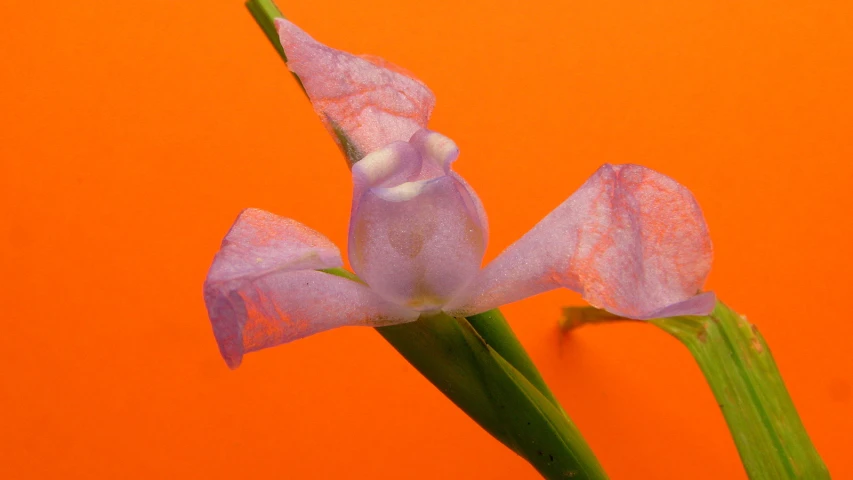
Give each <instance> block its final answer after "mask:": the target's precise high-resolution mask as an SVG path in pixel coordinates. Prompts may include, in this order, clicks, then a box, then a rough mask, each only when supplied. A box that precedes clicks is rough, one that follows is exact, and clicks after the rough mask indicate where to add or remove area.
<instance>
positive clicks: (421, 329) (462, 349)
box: [376, 314, 607, 479]
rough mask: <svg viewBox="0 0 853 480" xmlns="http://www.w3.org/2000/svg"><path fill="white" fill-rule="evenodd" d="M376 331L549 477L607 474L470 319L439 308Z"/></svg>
mask: <svg viewBox="0 0 853 480" xmlns="http://www.w3.org/2000/svg"><path fill="white" fill-rule="evenodd" d="M376 330H377V331H378V332H379V333H380V334H381V335H382V336H383V337H384V338H385V340H387V341H388V343H390V344H391V345H392V346H393V347H394V348H395V349H397V351H398V352H400V354H401V355H403V357H405V358H406V360H408V361H409V363H411V364H412V365H413V366H414V367H415V368H416V369H417V370H418V371H419V372H420V373H421V374H423V375H424V377H426V378H427V379H428V380H429V381H430V382H432V383H433V385H435V386H436V387H437V388H438V389H439V390H441V392H442V393H444V394H445V395H446V396H447V398H449V399H450V400H451V401H453V403H455V404H456V405H457V406H458V407H459V408H461V409H462V410H463V411H464V412H465V413H466V414H468V416H470V417H471V418H472V419H473V420H474V421H476V422H477V423H478V424H479V425H480V426H481V427H483V428H484V429H485V430H486V431H488V432H489V433H490V434H491V435H492V436H493V437H495V438H496V439H498V440H499V441H500V442H501V443H503V444H504V445H506V446H507V447H509V448H511V449H512V450H513V451H515V452H516V453H517V454H519V455H520V456H521V457H523V458H524V459H525V460H527V461H528V462H530V464H531V465H533V467H534V468H536V470H537V471H539V473H540V474H541V475H542V476H543V477H544V478H547V479H565V478H572V479H606V478H607V475H606V474H605V473H604V470H603V469H602V468H601V465H600V464H599V463H598V460H597V459H596V458H595V455H594V454H593V453H592V450H591V449H590V448H589V446H588V445H587V443H586V441H585V440H584V439H583V437H582V436H581V434H580V432H579V431H578V430H577V428H576V427H575V426H574V424H572V422H571V421H570V420H569V418H568V417H567V416H566V415H565V414H564V413H563V411H562V409H560V407H559V406H558V405H557V404H555V403H552V402H553V401H552V400H551V399H549V398H547V397H546V396H545V395H544V394H543V393H542V392H541V391H540V390H539V388H538V387H537V386H534V385H533V384H532V383H531V382H530V381H529V380H528V378H527V377H526V376H525V375H523V374H522V373H520V372H519V371H518V370H517V369H516V368H515V367H514V366H513V365H511V364H510V362H508V361H507V360H505V359H504V358H503V357H502V356H501V355H500V354H499V353H498V352H497V351H496V350H495V349H494V348H492V347H491V346H490V345H489V344H488V343H487V342H486V340H485V339H483V337H482V336H480V334H479V333H478V332H477V330H475V329H474V327H473V326H472V325H471V324H470V323H469V322H468V320H466V319H464V318H453V317H449V316H447V315H444V314H440V315H436V316H430V317H421V319H419V320H418V321H416V322H413V323H408V324H403V325H394V326H390V327H380V328H377V329H376ZM536 375H537V376H538V372H536Z"/></svg>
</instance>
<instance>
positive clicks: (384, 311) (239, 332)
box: [204, 209, 417, 368]
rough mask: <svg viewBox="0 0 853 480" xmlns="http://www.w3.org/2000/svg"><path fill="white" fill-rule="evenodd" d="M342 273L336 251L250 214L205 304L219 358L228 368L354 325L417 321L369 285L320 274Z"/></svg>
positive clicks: (284, 222)
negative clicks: (249, 357)
mask: <svg viewBox="0 0 853 480" xmlns="http://www.w3.org/2000/svg"><path fill="white" fill-rule="evenodd" d="M340 265H341V258H340V253H339V252H338V249H337V248H335V246H334V245H333V244H332V243H331V242H330V241H329V240H328V239H327V238H325V237H324V236H322V235H321V234H319V233H317V232H316V231H314V230H312V229H310V228H308V227H306V226H304V225H302V224H300V223H297V222H295V221H293V220H290V219H286V218H281V217H277V216H275V215H273V214H271V213H267V212H264V211H261V210H255V209H249V210H246V211H244V212H243V213H242V214H240V216H239V217H238V218H237V221H236V222H235V223H234V226H233V227H231V230H230V231H229V232H228V234H227V235H226V236H225V240H224V241H223V242H222V249H221V250H220V251H219V253H217V254H216V257H215V258H214V260H213V265H212V266H211V267H210V272H209V273H208V276H207V280H206V281H205V284H204V300H205V303H206V305H207V310H208V315H209V316H210V321H211V323H212V325H213V333H214V335H215V336H216V340H217V342H218V343H219V350H220V352H221V353H222V356H223V358H225V361H226V362H227V363H228V365H229V366H230V367H231V368H236V367H237V366H239V365H240V362H241V361H242V358H243V354H245V353H247V352H252V351H255V350H260V349H262V348H267V347H272V346H275V345H279V344H282V343H286V342H290V341H293V340H296V339H299V338H302V337H305V336H308V335H311V334H313V333H318V332H321V331H324V330H328V329H330V328H334V327H341V326H349V325H365V326H380V325H388V324H393V323H403V322H407V321H412V320H415V319H417V313H414V312H411V311H406V310H404V309H401V308H399V307H398V306H395V305H391V304H389V303H387V302H385V301H383V300H382V299H381V298H379V297H378V296H377V295H376V294H374V293H373V292H371V291H370V289H369V288H367V287H366V286H365V285H362V284H360V283H357V282H354V281H351V280H348V279H345V278H341V277H337V276H334V275H331V274H327V273H323V272H318V271H316V269H322V268H331V267H336V266H340Z"/></svg>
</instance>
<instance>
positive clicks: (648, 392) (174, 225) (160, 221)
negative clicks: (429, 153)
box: [0, 0, 853, 479]
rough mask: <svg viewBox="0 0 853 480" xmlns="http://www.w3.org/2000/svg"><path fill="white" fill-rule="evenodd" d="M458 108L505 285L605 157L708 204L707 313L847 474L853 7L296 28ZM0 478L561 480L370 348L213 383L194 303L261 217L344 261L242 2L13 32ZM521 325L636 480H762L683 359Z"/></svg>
mask: <svg viewBox="0 0 853 480" xmlns="http://www.w3.org/2000/svg"><path fill="white" fill-rule="evenodd" d="M281 7H282V9H283V10H284V11H285V12H286V13H287V14H288V15H289V16H290V18H291V19H292V20H294V21H295V22H297V23H298V24H299V25H301V26H302V27H303V28H305V29H306V30H307V31H308V32H310V33H311V34H313V35H314V36H315V37H316V38H318V39H319V40H321V41H323V42H325V43H327V44H330V45H332V46H335V47H338V48H342V49H346V50H349V51H353V52H359V53H373V54H377V55H381V56H383V57H385V58H387V59H389V60H391V61H393V62H395V63H397V64H399V65H402V66H404V67H405V68H406V69H408V70H410V71H412V72H415V73H416V74H417V75H418V76H419V77H420V78H422V79H423V80H424V81H425V82H426V83H427V84H428V85H429V86H430V87H431V88H432V89H433V90H434V91H435V93H436V95H437V97H438V107H437V109H436V111H435V114H434V117H433V122H432V124H431V126H432V127H433V128H434V129H436V130H438V131H441V132H443V133H445V134H447V135H449V136H451V137H452V138H454V139H455V140H456V141H457V143H458V144H459V145H460V147H461V149H462V156H461V158H460V161H459V162H457V164H456V168H457V170H458V171H460V172H461V173H462V174H463V175H464V176H465V177H466V178H467V179H468V181H469V182H470V183H471V184H472V185H473V186H474V187H475V188H476V189H477V191H478V193H479V195H480V197H481V198H482V200H483V202H484V204H485V206H486V209H487V210H488V213H489V216H490V220H491V231H492V237H491V242H490V246H489V251H488V253H487V259H490V258H493V257H494V256H495V255H496V254H497V253H499V252H500V251H501V250H502V249H503V248H504V247H506V246H507V245H509V244H510V243H511V242H512V241H513V240H514V239H516V238H518V237H519V236H520V235H521V234H523V233H524V232H525V231H527V229H529V228H530V227H531V226H532V225H533V224H534V223H535V222H537V221H538V220H539V219H540V218H541V217H542V216H544V215H545V214H546V213H547V212H548V211H550V210H551V209H552V208H553V207H555V206H556V205H557V204H558V203H559V202H561V201H562V200H563V199H564V198H566V197H567V196H568V195H569V194H570V193H571V192H572V191H573V190H574V189H575V188H576V187H578V186H579V185H580V184H581V183H582V182H583V180H584V179H585V178H586V177H587V176H588V175H590V174H591V173H592V172H593V171H594V170H595V168H597V166H598V165H600V164H601V163H603V162H616V163H619V162H636V163H642V164H644V165H647V166H649V167H652V168H655V169H657V170H659V171H661V172H664V173H666V174H668V175H670V176H672V177H674V178H676V179H677V180H679V181H680V182H682V183H683V184H685V185H687V186H688V187H689V188H691V189H692V191H693V192H694V193H695V195H696V197H697V198H698V199H699V201H700V203H701V204H702V206H703V208H704V211H705V214H706V216H707V220H708V223H709V224H710V227H711V231H712V235H713V239H714V242H715V246H716V260H715V264H714V270H713V273H712V275H711V279H710V281H709V284H708V287H709V288H711V289H714V290H716V291H717V292H718V293H719V295H720V296H721V298H722V299H724V300H725V301H726V302H728V303H729V304H731V305H732V306H733V307H735V308H736V309H738V310H740V311H742V312H744V313H746V314H747V315H748V316H749V318H750V320H751V321H753V322H755V323H757V324H758V326H759V327H760V328H761V331H762V332H763V333H764V335H765V336H766V338H767V340H768V341H769V343H770V345H771V346H772V348H773V352H774V355H775V357H776V359H777V361H778V364H779V367H780V368H781V370H782V372H783V374H784V377H785V379H786V381H787V384H788V386H789V388H790V392H791V394H792V396H793V398H794V401H795V403H796V404H797V406H798V407H799V410H800V413H801V415H802V419H803V421H804V423H805V424H806V426H807V428H808V429H809V431H810V433H811V435H812V437H813V439H814V441H815V443H816V445H817V447H818V449H819V451H820V452H821V453H822V455H823V457H824V459H825V460H826V462H827V464H828V466H829V468H830V470H831V471H832V472H833V474H834V477H835V478H838V479H844V478H853V457H851V455H850V449H851V447H852V446H853V445H851V444H853V434H851V432H853V402H852V401H851V384H853V368H851V367H853V362H851V360H850V353H849V352H850V350H851V347H850V342H851V335H853V321H851V318H850V314H849V310H850V307H849V306H850V298H851V291H850V283H851V282H850V272H851V270H853V256H851V243H853V242H851V238H853V228H851V221H850V212H851V210H853V197H852V196H851V193H853V167H851V163H853V162H852V161H853V91H851V86H853V2H850V1H847V0H837V1H832V0H795V1H789V2H771V1H764V0H744V1H732V0H722V1H721V0H690V1H687V0H684V1H662V0H644V1H625V0H595V1H592V0H570V1H559V2H557V1H530V0H527V1H508V0H507V1H495V0H489V1H481V0H477V1H470V2H462V1H458V0H454V1H444V0H442V1H437V0H431V1H417V0H412V1H406V2H401V1H390V0H360V1H357V2H356V1H347V2H342V1H331V0H312V1H307V0H302V1H282V2H281ZM0 31H1V32H2V33H0V65H2V66H1V67H0V69H2V70H0V71H2V75H0V84H1V85H0V114H2V128H0V195H2V210H0V215H2V217H0V267H1V268H2V280H0V281H2V288H1V289H0V291H2V293H0V311H2V320H0V321H2V326H3V332H2V334H0V352H2V353H3V360H2V367H0V368H2V379H0V429H2V435H0V478H4V479H5V478H9V479H22V478H66V479H72V478H73V479H76V478H104V479H106V478H110V479H113V478H206V479H215V478H222V479H233V478H333V477H334V478H425V479H426V478H505V479H519V478H536V474H535V472H534V471H533V469H532V468H531V467H529V466H528V465H527V464H526V463H525V462H524V461H522V460H521V459H520V458H519V457H517V456H515V455H514V454H513V453H511V452H510V451H509V450H507V449H505V448H504V447H503V446H501V445H500V444H499V443H497V442H496V441H494V440H493V439H491V437H489V436H488V435H487V434H485V433H483V432H482V431H481V430H480V429H479V428H478V427H477V426H476V425H475V424H474V423H473V422H471V421H470V420H469V419H468V418H467V417H466V416H465V415H464V414H463V413H461V412H460V411H459V410H457V409H456V408H455V407H454V406H453V405H451V404H450V403H449V402H448V401H446V400H445V398H443V397H442V395H441V394H440V393H438V391H437V390H436V389H435V388H433V387H432V386H431V385H430V384H429V383H428V382H426V381H425V380H424V379H423V378H421V377H420V376H419V375H418V374H417V372H415V371H414V370H413V369H412V368H411V367H410V366H409V365H408V364H407V363H406V362H405V361H404V360H403V359H402V358H401V357H400V356H398V355H397V354H396V353H395V352H394V351H393V350H392V349H391V347H390V346H388V345H387V344H386V343H385V342H384V341H383V340H382V339H381V338H380V337H379V335H377V334H376V333H375V332H374V331H372V330H370V329H341V330H337V331H332V332H328V333H324V334H321V335H317V336H315V337H312V338H308V339H305V340H302V341H298V342H295V343H293V344H290V345H286V346H283V347H278V348H275V349H270V350H266V351H264V352H260V353H255V354H252V355H250V356H249V357H247V359H246V361H245V363H244V365H243V366H242V367H241V368H240V369H238V370H237V371H229V370H228V369H227V368H226V366H225V364H224V362H223V361H222V359H221V358H220V357H219V354H218V351H217V349H216V345H215V342H214V339H213V336H212V334H211V331H210V326H209V323H208V320H207V317H206V312H205V309H204V305H203V302H202V298H201V285H202V281H203V279H204V276H205V273H206V271H207V268H208V266H209V264H210V261H211V258H212V256H213V254H214V252H215V251H216V250H217V248H218V245H219V242H220V240H221V238H222V236H223V235H224V234H225V232H226V231H227V229H228V227H229V226H230V224H231V222H232V221H233V220H234V218H235V216H236V215H237V213H238V212H239V211H240V210H241V209H242V208H244V207H250V206H251V207H259V208H264V209H267V210H270V211H273V212H275V213H278V214H280V215H285V216H290V217H292V218H295V219H298V220H300V221H302V222H305V223H306V224H308V225H310V226H312V227H314V228H316V229H318V230H320V231H321V232H324V233H325V234H327V235H329V236H330V237H331V239H332V240H334V241H335V242H336V243H337V244H338V245H341V246H344V245H345V236H346V228H347V218H348V208H349V202H350V198H349V195H350V180H349V178H348V173H347V170H346V168H345V167H344V165H345V163H344V160H343V159H342V157H341V156H340V154H339V153H338V151H337V150H336V147H335V145H334V143H333V142H332V140H331V139H330V138H328V137H327V135H326V133H325V131H324V130H323V128H322V126H321V124H320V122H319V121H318V120H317V119H316V117H315V116H314V113H313V112H312V110H311V108H310V106H309V104H308V102H307V101H306V100H305V99H304V98H303V96H302V93H301V92H300V91H299V89H298V88H297V86H296V84H295V83H294V82H293V80H292V79H291V78H290V77H289V75H288V74H287V72H286V70H285V68H284V66H283V65H282V63H281V61H280V60H279V58H278V57H277V56H276V55H275V53H274V52H273V49H272V48H271V47H270V45H268V44H267V42H266V39H265V38H263V36H262V35H261V33H260V31H259V29H258V28H257V27H256V26H255V25H254V23H253V22H252V20H251V19H250V17H249V15H248V14H247V13H246V12H245V11H244V9H243V6H242V4H241V2H239V1H237V0H228V1H226V0H212V1H207V2H200V1H181V2H177V1H174V0H145V1H137V2H119V1H112V2H106V1H101V0H91V1H88V2H70V1H65V2H57V1H50V0H46V1H42V2H27V1H17V2H13V1H9V0H6V1H3V2H2V6H0ZM570 303H577V304H579V303H581V300H580V299H579V298H578V297H577V296H576V295H574V294H571V293H569V292H554V293H549V294H547V295H543V296H540V297H537V298H535V299H530V300H527V301H523V302H519V303H516V304H513V305H510V306H508V307H506V308H505V309H504V312H505V313H506V314H507V316H508V317H509V319H510V321H511V323H512V325H513V326H514V328H515V329H516V331H517V333H518V335H519V337H520V338H521V340H522V341H523V342H524V344H525V345H526V346H527V347H528V349H529V351H530V353H531V355H532V356H533V357H534V359H535V360H536V362H537V364H538V365H539V366H540V368H541V370H542V372H543V374H544V376H545V378H546V379H547V380H548V382H549V383H550V384H551V385H552V387H553V388H554V389H555V391H556V393H557V395H558V396H559V398H560V399H561V401H562V402H563V404H564V406H565V408H566V410H567V411H568V412H569V413H570V414H571V416H572V417H573V418H574V420H575V421H576V423H577V424H578V425H579V427H580V429H581V430H582V431H583V432H584V433H585V435H586V438H587V439H588V441H589V442H590V443H591V445H592V447H593V448H594V450H595V451H596V452H597V455H598V456H599V458H600V460H601V462H602V463H603V465H604V466H605V468H606V469H607V470H608V472H609V473H610V474H611V475H612V477H613V478H614V479H661V478H674V479H676V478H677V479H683V478H691V479H700V478H744V474H743V472H742V469H741V467H740V464H739V461H738V457H737V453H736V450H735V448H734V445H733V443H732V442H731V440H730V439H729V437H728V433H727V430H726V427H725V424H724V421H723V417H722V415H721V414H720V412H719V411H718V409H717V407H716V405H715V402H714V399H713V397H712V396H711V394H710V393H709V391H708V389H707V387H706V385H705V384H704V381H703V378H702V377H701V375H700V373H699V370H698V368H697V367H696V366H695V365H694V363H693V362H692V360H691V358H690V356H689V355H688V354H687V352H686V350H685V349H683V348H682V347H681V346H680V345H679V344H678V343H677V342H676V341H674V340H672V339H670V338H668V337H667V336H666V335H665V334H664V333H662V332H660V331H657V330H656V329H654V328H652V327H650V326H645V325H608V326H595V327H587V328H584V329H582V330H580V331H578V332H576V334H573V335H572V337H571V338H568V339H564V340H562V341H561V339H560V337H559V335H558V333H557V330H556V324H557V320H558V317H559V313H560V311H559V308H560V306H562V305H565V304H570Z"/></svg>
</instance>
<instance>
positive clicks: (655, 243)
mask: <svg viewBox="0 0 853 480" xmlns="http://www.w3.org/2000/svg"><path fill="white" fill-rule="evenodd" d="M711 259H712V247H711V239H710V237H709V235H708V228H707V225H706V224H705V220H704V218H703V216H702V211H701V210H700V209H699V206H698V204H697V203H696V200H695V199H694V198H693V195H692V194H691V193H690V191H689V190H687V189H686V188H684V187H683V186H681V185H679V184H678V183H677V182H675V181H674V180H672V179H670V178H669V177H666V176H664V175H661V174H659V173H657V172H655V171H653V170H650V169H648V168H645V167H641V166H638V165H604V166H603V167H601V168H600V169H599V170H598V171H597V172H596V173H595V174H594V175H593V176H592V177H591V178H590V179H589V180H587V182H586V183H584V185H583V186H581V188H580V189H579V190H578V191H577V192H575V193H574V194H573V195H572V196H571V197H569V198H568V199H567V200H566V201H565V202H563V204H561V205H560V206H559V207H557V208H556V209H555V210H554V211H553V212H551V213H550V214H548V216H546V217H545V218H544V219H543V220H542V221H541V222H539V224H537V225H536V226H535V227H533V229H532V230H531V231H530V232H528V233H527V234H525V235H524V236H523V237H522V238H521V239H520V240H518V241H517V242H515V243H514V244H513V245H511V246H510V247H509V248H508V249H507V250H506V251H504V252H503V253H502V254H501V255H500V256H498V258H496V259H495V260H494V261H493V262H492V263H490V264H489V265H488V266H487V267H486V268H485V269H484V270H483V271H482V272H481V273H480V274H479V275H478V277H477V279H476V280H475V281H474V282H473V283H472V285H471V287H470V288H469V290H468V291H467V292H466V294H465V295H463V296H461V297H460V298H457V299H455V300H454V301H453V302H452V303H451V304H450V305H448V307H447V311H448V312H450V313H454V314H458V315H470V314H473V313H478V312H482V311H486V310H489V309H491V308H495V307H497V306H499V305H502V304H505V303H509V302H513V301H516V300H520V299H522V298H526V297H529V296H532V295H535V294H537V293H541V292H544V291H547V290H551V289H553V288H557V287H561V286H562V287H566V288H569V289H572V290H575V291H577V292H580V293H582V294H583V296H584V298H585V299H586V300H587V301H588V302H589V303H590V304H592V305H594V306H596V307H599V308H604V309H606V310H608V311H610V312H612V313H615V314H618V315H621V316H624V317H629V318H636V319H648V318H655V317H657V316H660V315H663V314H666V315H703V314H707V313H709V312H710V311H711V310H712V309H713V305H714V297H713V294H705V295H701V296H698V297H694V296H695V295H696V294H697V293H698V292H699V290H700V289H701V288H702V284H703V283H704V281H705V278H706V277H707V275H708V272H709V271H710V268H711Z"/></svg>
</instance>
